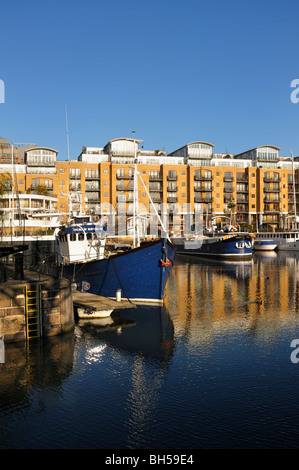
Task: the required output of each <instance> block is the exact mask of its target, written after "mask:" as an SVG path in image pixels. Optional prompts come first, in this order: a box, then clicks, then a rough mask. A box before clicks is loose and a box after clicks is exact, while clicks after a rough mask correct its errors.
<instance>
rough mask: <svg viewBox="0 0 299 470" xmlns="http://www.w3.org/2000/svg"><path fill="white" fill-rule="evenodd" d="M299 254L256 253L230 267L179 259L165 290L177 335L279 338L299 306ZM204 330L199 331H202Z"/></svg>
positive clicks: (223, 264) (167, 304) (295, 315)
mask: <svg viewBox="0 0 299 470" xmlns="http://www.w3.org/2000/svg"><path fill="white" fill-rule="evenodd" d="M298 268H299V254H296V253H288V254H287V253H285V254H280V253H278V254H276V253H274V254H270V255H267V254H265V255H261V254H256V255H254V257H253V260H252V261H251V262H249V263H248V262H243V263H242V262H240V263H229V262H221V261H211V262H210V261H208V260H199V259H196V260H193V259H192V260H190V258H187V259H186V258H184V259H182V258H181V257H177V259H176V263H175V266H174V268H173V270H172V273H171V276H170V279H169V282H168V285H167V287H166V292H165V305H166V306H167V308H168V310H169V311H170V312H171V316H172V319H173V321H174V325H175V336H177V334H181V335H183V336H184V335H190V336H191V337H193V338H197V340H198V338H199V337H203V336H204V334H205V335H206V337H205V339H207V338H208V337H209V336H211V335H213V334H214V333H215V332H217V330H221V331H222V332H223V331H224V330H225V329H226V328H227V329H228V330H232V329H235V330H240V331H242V330H244V329H245V330H246V332H247V333H248V334H254V335H259V336H260V337H263V336H264V335H265V334H266V336H267V335H273V334H276V333H277V331H278V330H279V328H281V327H282V326H283V323H284V321H287V322H288V323H289V322H290V313H292V315H293V316H292V318H293V319H294V322H295V323H296V322H297V321H298V318H297V312H298V306H299V291H298ZM199 327H200V328H199Z"/></svg>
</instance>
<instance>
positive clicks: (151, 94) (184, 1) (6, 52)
mask: <svg viewBox="0 0 299 470" xmlns="http://www.w3.org/2000/svg"><path fill="white" fill-rule="evenodd" d="M298 17H299V2H298V0H282V1H281V0H259V1H257V0H250V1H247V0H246V1H244V0H207V1H206V0H151V1H149V0H139V1H137V0H126V1H124V0H109V1H107V0H106V1H102V0H85V1H77V0H72V1H70V0H59V1H56V0H52V1H51V2H48V1H41V0H39V1H31V0H28V1H26V2H24V1H23V0H22V1H20V0H15V1H14V2H5V4H3V3H2V5H1V19H2V21H1V45H0V51H1V62H0V64H1V65H0V79H2V80H3V81H4V83H5V103H1V104H0V136H2V137H5V138H7V139H10V140H11V141H12V142H30V143H31V142H34V143H36V144H37V145H41V146H48V147H52V148H55V149H57V150H58V151H59V154H58V159H61V160H65V159H66V158H67V139H66V122H65V105H67V110H68V126H69V141H70V154H71V157H72V158H77V156H78V155H79V154H80V152H81V149H82V146H104V145H105V144H106V143H107V142H108V141H109V140H110V139H113V138H117V137H131V136H132V130H135V131H136V138H139V139H142V140H143V141H144V144H143V145H144V148H145V149H152V150H155V149H165V150H166V151H168V152H171V151H173V150H175V149H177V148H179V147H182V146H183V145H184V144H186V143H188V142H192V141H195V140H203V141H208V142H211V143H213V144H214V145H215V149H214V150H215V152H230V153H235V154H236V153H240V152H243V151H245V150H248V149H250V148H253V147H256V146H259V145H265V144H270V145H277V146H279V147H281V151H280V155H289V154H290V152H291V151H293V152H294V154H295V155H299V103H298V104H294V103H292V102H291V100H290V95H291V92H292V89H291V87H290V84H291V81H292V80H293V79H296V78H299V60H298V59H299V50H298V44H299V28H298Z"/></svg>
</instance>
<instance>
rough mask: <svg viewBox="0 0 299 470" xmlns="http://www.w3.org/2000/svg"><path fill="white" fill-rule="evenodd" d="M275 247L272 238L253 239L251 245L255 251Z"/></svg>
mask: <svg viewBox="0 0 299 470" xmlns="http://www.w3.org/2000/svg"><path fill="white" fill-rule="evenodd" d="M276 247H277V244H276V243H274V241H273V240H255V241H254V245H253V249H254V250H255V251H274V250H275V249H276Z"/></svg>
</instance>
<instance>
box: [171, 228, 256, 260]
mask: <svg viewBox="0 0 299 470" xmlns="http://www.w3.org/2000/svg"><path fill="white" fill-rule="evenodd" d="M252 245H253V241H252V237H251V236H250V235H249V234H248V233H236V234H217V235H212V236H198V237H196V238H194V239H191V240H181V242H179V241H177V242H176V253H178V254H183V255H190V256H203V257H207V258H208V257H209V258H223V259H227V260H228V259H234V260H243V259H250V258H251V257H252Z"/></svg>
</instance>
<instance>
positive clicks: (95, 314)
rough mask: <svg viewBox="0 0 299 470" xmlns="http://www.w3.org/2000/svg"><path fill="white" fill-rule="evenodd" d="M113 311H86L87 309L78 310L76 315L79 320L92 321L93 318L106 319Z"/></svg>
mask: <svg viewBox="0 0 299 470" xmlns="http://www.w3.org/2000/svg"><path fill="white" fill-rule="evenodd" d="M112 312H113V309H111V310H101V309H95V310H92V309H88V308H78V309H77V315H78V317H79V318H84V319H85V320H87V319H88V320H92V319H94V318H108V317H110V315H111V313H112Z"/></svg>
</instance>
